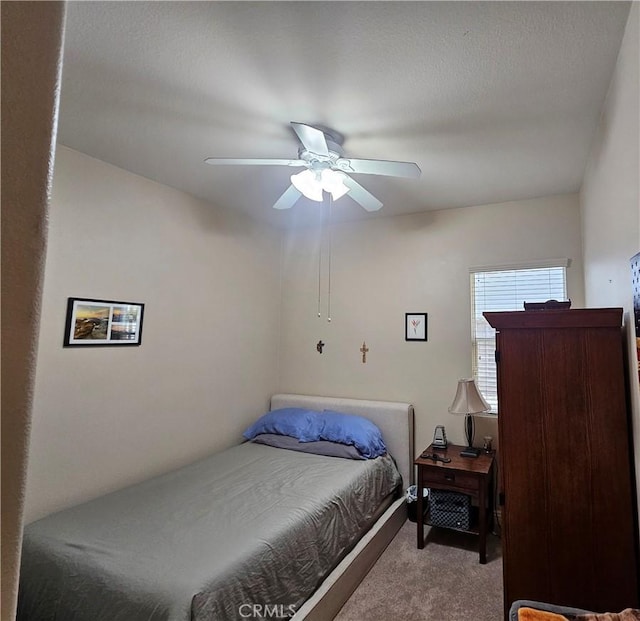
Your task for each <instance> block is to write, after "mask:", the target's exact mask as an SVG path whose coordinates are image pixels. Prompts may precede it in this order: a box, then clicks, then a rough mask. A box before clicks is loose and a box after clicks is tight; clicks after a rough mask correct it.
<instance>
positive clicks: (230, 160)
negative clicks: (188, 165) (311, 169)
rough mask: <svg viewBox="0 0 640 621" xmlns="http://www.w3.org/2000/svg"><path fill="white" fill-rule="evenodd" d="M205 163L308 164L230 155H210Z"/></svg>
mask: <svg viewBox="0 0 640 621" xmlns="http://www.w3.org/2000/svg"><path fill="white" fill-rule="evenodd" d="M205 164H212V165H216V164H230V165H239V166H306V165H307V163H306V162H305V161H303V160H274V159H268V160H267V159H264V160H261V159H255V158H247V159H243V158H229V157H208V158H207V159H206V160H205Z"/></svg>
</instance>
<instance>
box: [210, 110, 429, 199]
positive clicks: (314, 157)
mask: <svg viewBox="0 0 640 621" xmlns="http://www.w3.org/2000/svg"><path fill="white" fill-rule="evenodd" d="M291 125H292V127H293V130H294V131H295V132H296V134H297V136H298V138H299V140H300V143H301V146H300V147H299V149H298V159H295V160H285V159H251V158H250V159H242V158H240V159H238V158H217V157H209V158H207V159H206V160H205V162H206V163H207V164H213V165H219V164H236V165H241V166H291V167H293V168H304V170H303V171H302V172H300V173H297V174H294V175H291V185H290V186H289V187H288V188H287V189H286V190H285V192H284V194H282V196H281V197H280V198H279V199H278V200H277V201H276V202H275V204H274V205H273V207H274V209H289V208H291V207H292V206H293V205H294V203H295V202H296V201H297V200H298V199H299V198H300V197H301V196H303V195H304V196H306V197H307V198H310V199H311V200H314V201H317V202H322V200H323V192H329V193H330V194H331V196H332V198H333V200H337V199H338V198H340V197H341V196H344V195H345V194H347V193H348V194H349V196H350V197H351V198H352V199H353V200H354V201H356V203H359V204H360V205H361V206H362V207H363V208H364V209H366V210H367V211H377V210H378V209H380V208H381V207H382V203H381V202H380V201H379V200H378V199H377V198H376V197H375V196H374V195H373V194H371V193H370V192H369V191H367V190H365V188H363V187H362V186H361V185H360V184H359V183H358V182H357V181H355V179H353V178H352V177H350V176H349V175H348V174H347V173H358V174H364V175H385V176H387V177H410V178H417V177H419V176H420V175H421V171H420V168H418V165H417V164H414V163H413V162H392V161H386V160H362V159H351V158H346V157H343V151H342V147H341V145H342V141H343V138H342V136H341V135H340V134H338V133H337V132H335V131H333V130H331V129H328V128H325V127H323V128H320V127H314V126H313V125H308V124H306V123H295V122H293V121H292V122H291Z"/></svg>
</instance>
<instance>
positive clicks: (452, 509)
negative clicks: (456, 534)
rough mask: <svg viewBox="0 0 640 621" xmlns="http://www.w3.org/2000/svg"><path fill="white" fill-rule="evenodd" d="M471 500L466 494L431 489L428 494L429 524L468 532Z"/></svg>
mask: <svg viewBox="0 0 640 621" xmlns="http://www.w3.org/2000/svg"><path fill="white" fill-rule="evenodd" d="M470 513H471V498H470V497H469V496H467V495H466V494H458V493H456V492H446V491H444V490H438V489H432V490H431V491H430V492H429V523H430V524H431V525H432V526H444V527H446V528H460V529H462V530H469V527H470V525H471V520H470Z"/></svg>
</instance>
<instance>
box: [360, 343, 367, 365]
mask: <svg viewBox="0 0 640 621" xmlns="http://www.w3.org/2000/svg"><path fill="white" fill-rule="evenodd" d="M360 351H361V352H362V362H363V363H364V362H366V361H367V352H368V351H369V348H368V347H367V344H366V343H365V342H364V341H363V342H362V347H361V348H360Z"/></svg>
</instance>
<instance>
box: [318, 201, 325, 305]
mask: <svg viewBox="0 0 640 621" xmlns="http://www.w3.org/2000/svg"><path fill="white" fill-rule="evenodd" d="M323 243H324V209H323V210H322V211H321V212H320V242H319V244H318V317H322V313H321V312H320V287H321V281H322V245H323Z"/></svg>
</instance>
